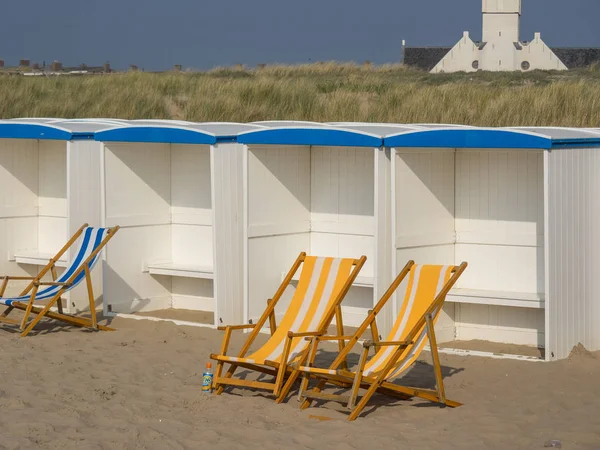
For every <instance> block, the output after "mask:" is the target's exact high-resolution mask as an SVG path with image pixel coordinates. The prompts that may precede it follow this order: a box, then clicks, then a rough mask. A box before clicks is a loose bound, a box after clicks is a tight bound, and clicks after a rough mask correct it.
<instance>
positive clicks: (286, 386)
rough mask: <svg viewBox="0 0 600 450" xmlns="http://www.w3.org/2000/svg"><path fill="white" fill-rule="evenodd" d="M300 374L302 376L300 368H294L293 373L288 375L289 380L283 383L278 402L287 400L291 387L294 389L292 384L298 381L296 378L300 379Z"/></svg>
mask: <svg viewBox="0 0 600 450" xmlns="http://www.w3.org/2000/svg"><path fill="white" fill-rule="evenodd" d="M299 376H300V371H299V370H294V371H293V372H292V374H291V375H290V376H289V377H288V379H287V381H286V382H285V384H284V385H283V388H281V392H280V394H279V397H277V399H276V400H275V402H276V403H281V402H283V401H284V400H285V398H286V397H287V395H288V393H289V392H290V389H292V386H293V385H294V383H295V382H296V380H297V379H298V377H299Z"/></svg>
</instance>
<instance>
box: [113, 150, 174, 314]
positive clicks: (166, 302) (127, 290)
mask: <svg viewBox="0 0 600 450" xmlns="http://www.w3.org/2000/svg"><path fill="white" fill-rule="evenodd" d="M169 153H170V152H169V146H168V145H163V144H120V143H116V144H112V143H111V144H109V145H106V146H105V155H104V164H105V167H104V180H103V183H104V186H103V191H104V195H105V198H104V211H105V225H107V226H114V225H121V226H122V228H121V230H119V232H118V233H117V234H116V235H115V237H114V238H113V240H112V241H111V243H110V244H111V245H109V246H108V247H107V250H106V264H105V266H104V271H103V273H104V296H105V303H106V304H107V305H110V306H111V308H112V311H114V312H125V313H129V312H132V311H151V310H157V309H165V308H168V307H170V306H171V278H170V277H166V276H157V277H154V276H152V275H150V274H149V273H147V272H144V270H145V269H146V268H147V264H148V263H149V262H150V263H152V262H162V261H165V262H166V261H170V260H171V224H170V212H171V206H170V198H171V182H170V169H169V167H170V155H169Z"/></svg>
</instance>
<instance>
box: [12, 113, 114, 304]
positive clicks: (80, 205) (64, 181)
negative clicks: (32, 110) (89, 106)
mask: <svg viewBox="0 0 600 450" xmlns="http://www.w3.org/2000/svg"><path fill="white" fill-rule="evenodd" d="M114 123H115V122H109V121H108V120H104V121H95V120H85V121H73V120H64V119H48V118H47V119H13V120H4V121H0V171H2V176H0V192H1V194H0V218H1V219H2V220H1V221H0V226H1V228H0V256H1V257H0V272H1V274H2V275H4V274H10V275H22V276H27V275H37V273H38V272H39V270H40V268H41V266H45V265H46V264H47V263H48V262H49V260H50V258H52V257H53V256H54V255H55V253H56V252H57V251H58V250H60V249H61V248H62V247H63V245H64V244H65V243H66V242H67V240H68V239H69V237H70V236H71V235H73V234H74V233H75V232H76V231H77V230H78V229H79V228H80V227H81V225H82V224H83V223H88V224H89V225H91V226H99V225H100V147H101V146H100V145H99V144H98V143H96V142H94V140H93V132H94V131H95V130H97V129H100V128H105V127H107V126H110V125H111V124H114ZM69 258H70V255H69V252H67V253H66V254H65V255H64V259H63V260H60V261H58V262H57V264H56V266H57V267H59V268H64V267H66V266H67V265H68V263H69ZM60 270H61V269H59V272H60ZM92 277H93V288H94V293H95V295H96V297H97V299H96V302H97V303H96V304H97V305H100V303H101V294H102V289H101V288H102V286H101V283H100V277H101V274H100V271H94V273H93V274H92ZM63 303H64V305H63V306H64V308H65V311H67V312H69V313H76V312H79V311H81V310H82V309H84V308H85V307H86V306H87V305H88V304H89V302H88V300H87V292H86V290H85V288H84V287H78V288H76V289H74V290H73V291H71V292H70V293H68V294H67V295H65V298H64V300H63Z"/></svg>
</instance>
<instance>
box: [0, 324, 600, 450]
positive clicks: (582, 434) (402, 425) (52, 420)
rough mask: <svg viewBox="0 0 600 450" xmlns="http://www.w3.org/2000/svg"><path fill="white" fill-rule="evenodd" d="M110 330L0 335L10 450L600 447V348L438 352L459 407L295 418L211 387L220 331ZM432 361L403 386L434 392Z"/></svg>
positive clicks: (378, 401) (253, 395) (281, 408)
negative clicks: (525, 354) (524, 356)
mask: <svg viewBox="0 0 600 450" xmlns="http://www.w3.org/2000/svg"><path fill="white" fill-rule="evenodd" d="M107 322H109V323H111V324H112V326H114V327H116V328H117V331H115V332H91V331H86V330H79V329H74V328H71V327H67V326H62V325H56V324H54V323H51V322H47V323H46V324H45V326H44V327H42V328H41V329H40V332H39V333H37V335H32V336H30V337H27V338H24V339H21V338H19V337H18V334H16V333H14V332H10V331H9V330H7V329H6V328H3V329H0V377H1V378H2V385H1V386H0V409H1V411H2V412H1V414H0V448H1V449H30V448H52V449H55V448H61V449H71V448H77V449H96V448H97V449H111V450H114V449H141V448H144V449H146V448H148V449H188V448H193V449H197V448H210V449H213V450H214V449H247V448H261V449H279V448H287V449H290V450H299V449H316V448H331V449H341V448H344V449H393V448H411V449H413V448H414V449H421V448H422V449H437V448H444V449H447V448H461V449H465V448H466V449H488V448H490V449H530V448H531V449H536V448H544V444H545V443H547V442H548V441H550V440H557V441H560V442H561V444H562V448H563V449H595V448H600V415H599V414H598V411H599V410H600V386H599V383H598V379H599V375H600V353H589V352H586V351H585V350H584V349H576V351H574V352H573V353H572V355H571V358H569V359H568V360H563V361H560V362H556V363H542V362H525V361H514V360H499V359H490V358H481V357H473V356H451V355H442V364H443V366H444V375H445V383H446V389H447V395H448V397H449V398H451V399H454V400H457V401H460V402H463V403H464V404H465V405H464V406H462V407H460V408H457V409H449V408H445V409H442V408H439V407H437V406H435V405H431V404H429V403H427V402H423V401H420V400H415V401H399V400H392V399H389V398H386V397H382V396H376V397H375V401H374V402H373V405H372V406H370V407H367V409H366V411H365V413H364V414H363V416H361V417H360V418H359V419H358V420H357V421H356V422H352V423H351V422H347V421H346V420H345V418H346V416H347V414H346V413H345V411H344V408H343V407H342V406H341V405H338V404H335V403H326V404H321V405H319V406H318V407H313V408H310V409H308V410H305V411H299V410H298V403H297V400H296V397H295V396H293V397H290V399H289V400H288V402H287V403H285V404H280V405H277V404H275V403H274V402H273V400H272V398H271V397H269V396H268V395H266V394H264V393H261V392H258V391H250V390H243V389H233V390H231V391H229V392H227V393H225V394H223V395H221V396H215V395H207V394H204V393H202V392H201V383H202V378H201V374H202V371H203V368H204V366H205V363H206V362H207V361H208V355H209V353H211V352H214V351H218V349H219V347H220V344H221V338H222V333H221V332H219V331H215V330H211V329H206V328H194V327H185V326H176V325H174V324H171V323H167V322H151V321H146V320H142V321H138V320H128V319H115V320H109V321H106V320H104V321H103V322H102V323H107ZM244 337H245V336H244V335H243V334H242V333H239V334H237V335H236V336H235V338H234V339H233V340H232V349H233V350H237V349H238V348H239V347H240V346H241V343H242V341H243V338H244ZM261 339H266V336H264V337H263V336H261ZM333 350H334V348H333V347H328V348H324V351H323V353H322V354H321V355H320V361H321V363H322V364H325V362H326V361H328V360H330V359H331V358H332V357H333V355H334V353H333ZM354 358H355V360H356V358H357V356H356V355H354ZM428 358H429V354H428V353H424V354H423V355H422V360H421V361H419V362H418V363H417V364H416V365H415V367H414V368H413V369H412V370H411V371H410V373H409V374H408V375H407V377H406V378H407V379H405V380H404V381H405V382H406V383H410V384H413V385H417V386H432V385H433V374H432V373H431V370H430V369H431V367H430V365H429V363H428ZM324 418H326V419H329V420H324Z"/></svg>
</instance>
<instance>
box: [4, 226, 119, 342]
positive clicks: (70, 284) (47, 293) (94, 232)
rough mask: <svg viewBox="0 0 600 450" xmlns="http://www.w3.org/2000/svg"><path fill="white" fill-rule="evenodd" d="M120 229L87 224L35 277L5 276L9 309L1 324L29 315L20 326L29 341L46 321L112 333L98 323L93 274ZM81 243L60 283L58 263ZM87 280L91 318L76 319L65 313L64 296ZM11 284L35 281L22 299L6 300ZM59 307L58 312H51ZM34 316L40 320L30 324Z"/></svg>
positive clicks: (22, 333)
mask: <svg viewBox="0 0 600 450" xmlns="http://www.w3.org/2000/svg"><path fill="white" fill-rule="evenodd" d="M118 229H119V227H118V226H115V227H113V228H93V227H90V226H88V224H87V223H86V224H83V225H82V227H81V228H79V230H77V232H76V233H75V234H74V235H73V236H72V237H71V239H69V241H68V242H67V243H66V244H65V246H64V247H63V248H62V249H60V251H59V252H58V253H57V254H56V256H54V258H52V259H50V261H49V262H48V264H47V265H46V266H45V267H44V268H43V269H42V270H41V271H40V273H39V274H38V275H37V276H35V277H13V276H4V277H0V279H3V282H2V286H1V287H0V305H5V306H7V308H6V310H5V311H4V312H3V313H2V314H1V315H0V322H4V323H9V324H13V325H18V324H19V322H17V321H15V320H12V319H8V318H7V316H8V315H9V314H10V313H11V312H12V311H13V310H14V309H20V310H22V311H25V315H24V316H23V319H22V321H21V323H20V329H21V336H22V337H25V336H27V335H28V334H29V332H30V331H31V330H32V329H33V328H34V327H35V326H36V325H37V323H38V322H39V321H40V320H41V319H42V317H44V316H45V317H48V318H50V319H56V320H60V321H62V322H66V323H68V324H70V325H75V326H78V327H90V328H95V329H98V330H112V328H109V327H106V326H103V325H98V322H97V319H96V306H95V302H94V293H93V291H92V279H91V276H90V273H91V271H92V269H93V268H94V266H95V265H96V263H97V262H98V260H99V259H100V258H99V255H100V252H101V251H102V249H103V248H104V246H105V245H106V244H107V243H108V241H110V239H111V238H112V237H113V236H114V235H115V233H116V232H117V231H118ZM78 239H79V248H78V249H77V251H75V252H74V253H73V256H72V258H71V264H70V265H69V267H67V269H66V270H65V271H64V273H63V274H62V275H61V276H60V277H59V278H58V279H57V276H56V265H55V264H56V261H58V260H59V259H60V257H61V256H62V255H63V254H64V253H65V252H66V251H67V250H68V249H69V248H70V247H71V246H73V245H74V244H75V242H76V241H77V240H78ZM48 272H50V273H51V275H52V281H44V280H43V277H44V276H45V275H46V274H47V273H48ZM84 279H85V280H86V284H87V290H88V297H89V302H90V314H91V318H89V319H88V318H84V317H75V316H72V315H67V314H65V313H64V312H63V308H62V301H61V296H62V295H63V294H65V293H66V292H68V291H70V290H71V289H73V288H74V287H75V286H77V285H78V284H79V283H81V282H82V281H83V280H84ZM11 280H31V282H30V283H29V285H28V286H27V287H26V288H25V289H24V290H23V292H21V294H19V296H18V297H14V298H5V297H4V292H5V290H6V287H7V286H8V282H9V281H11ZM41 301H45V302H47V303H46V304H45V306H44V307H43V308H41V307H36V306H34V303H35V302H41ZM54 305H56V306H57V309H58V312H55V311H52V310H51V308H52V307H53V306H54ZM31 313H35V314H37V316H36V317H35V318H34V319H33V320H32V321H31V322H30V323H28V320H29V316H30V315H31Z"/></svg>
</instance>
